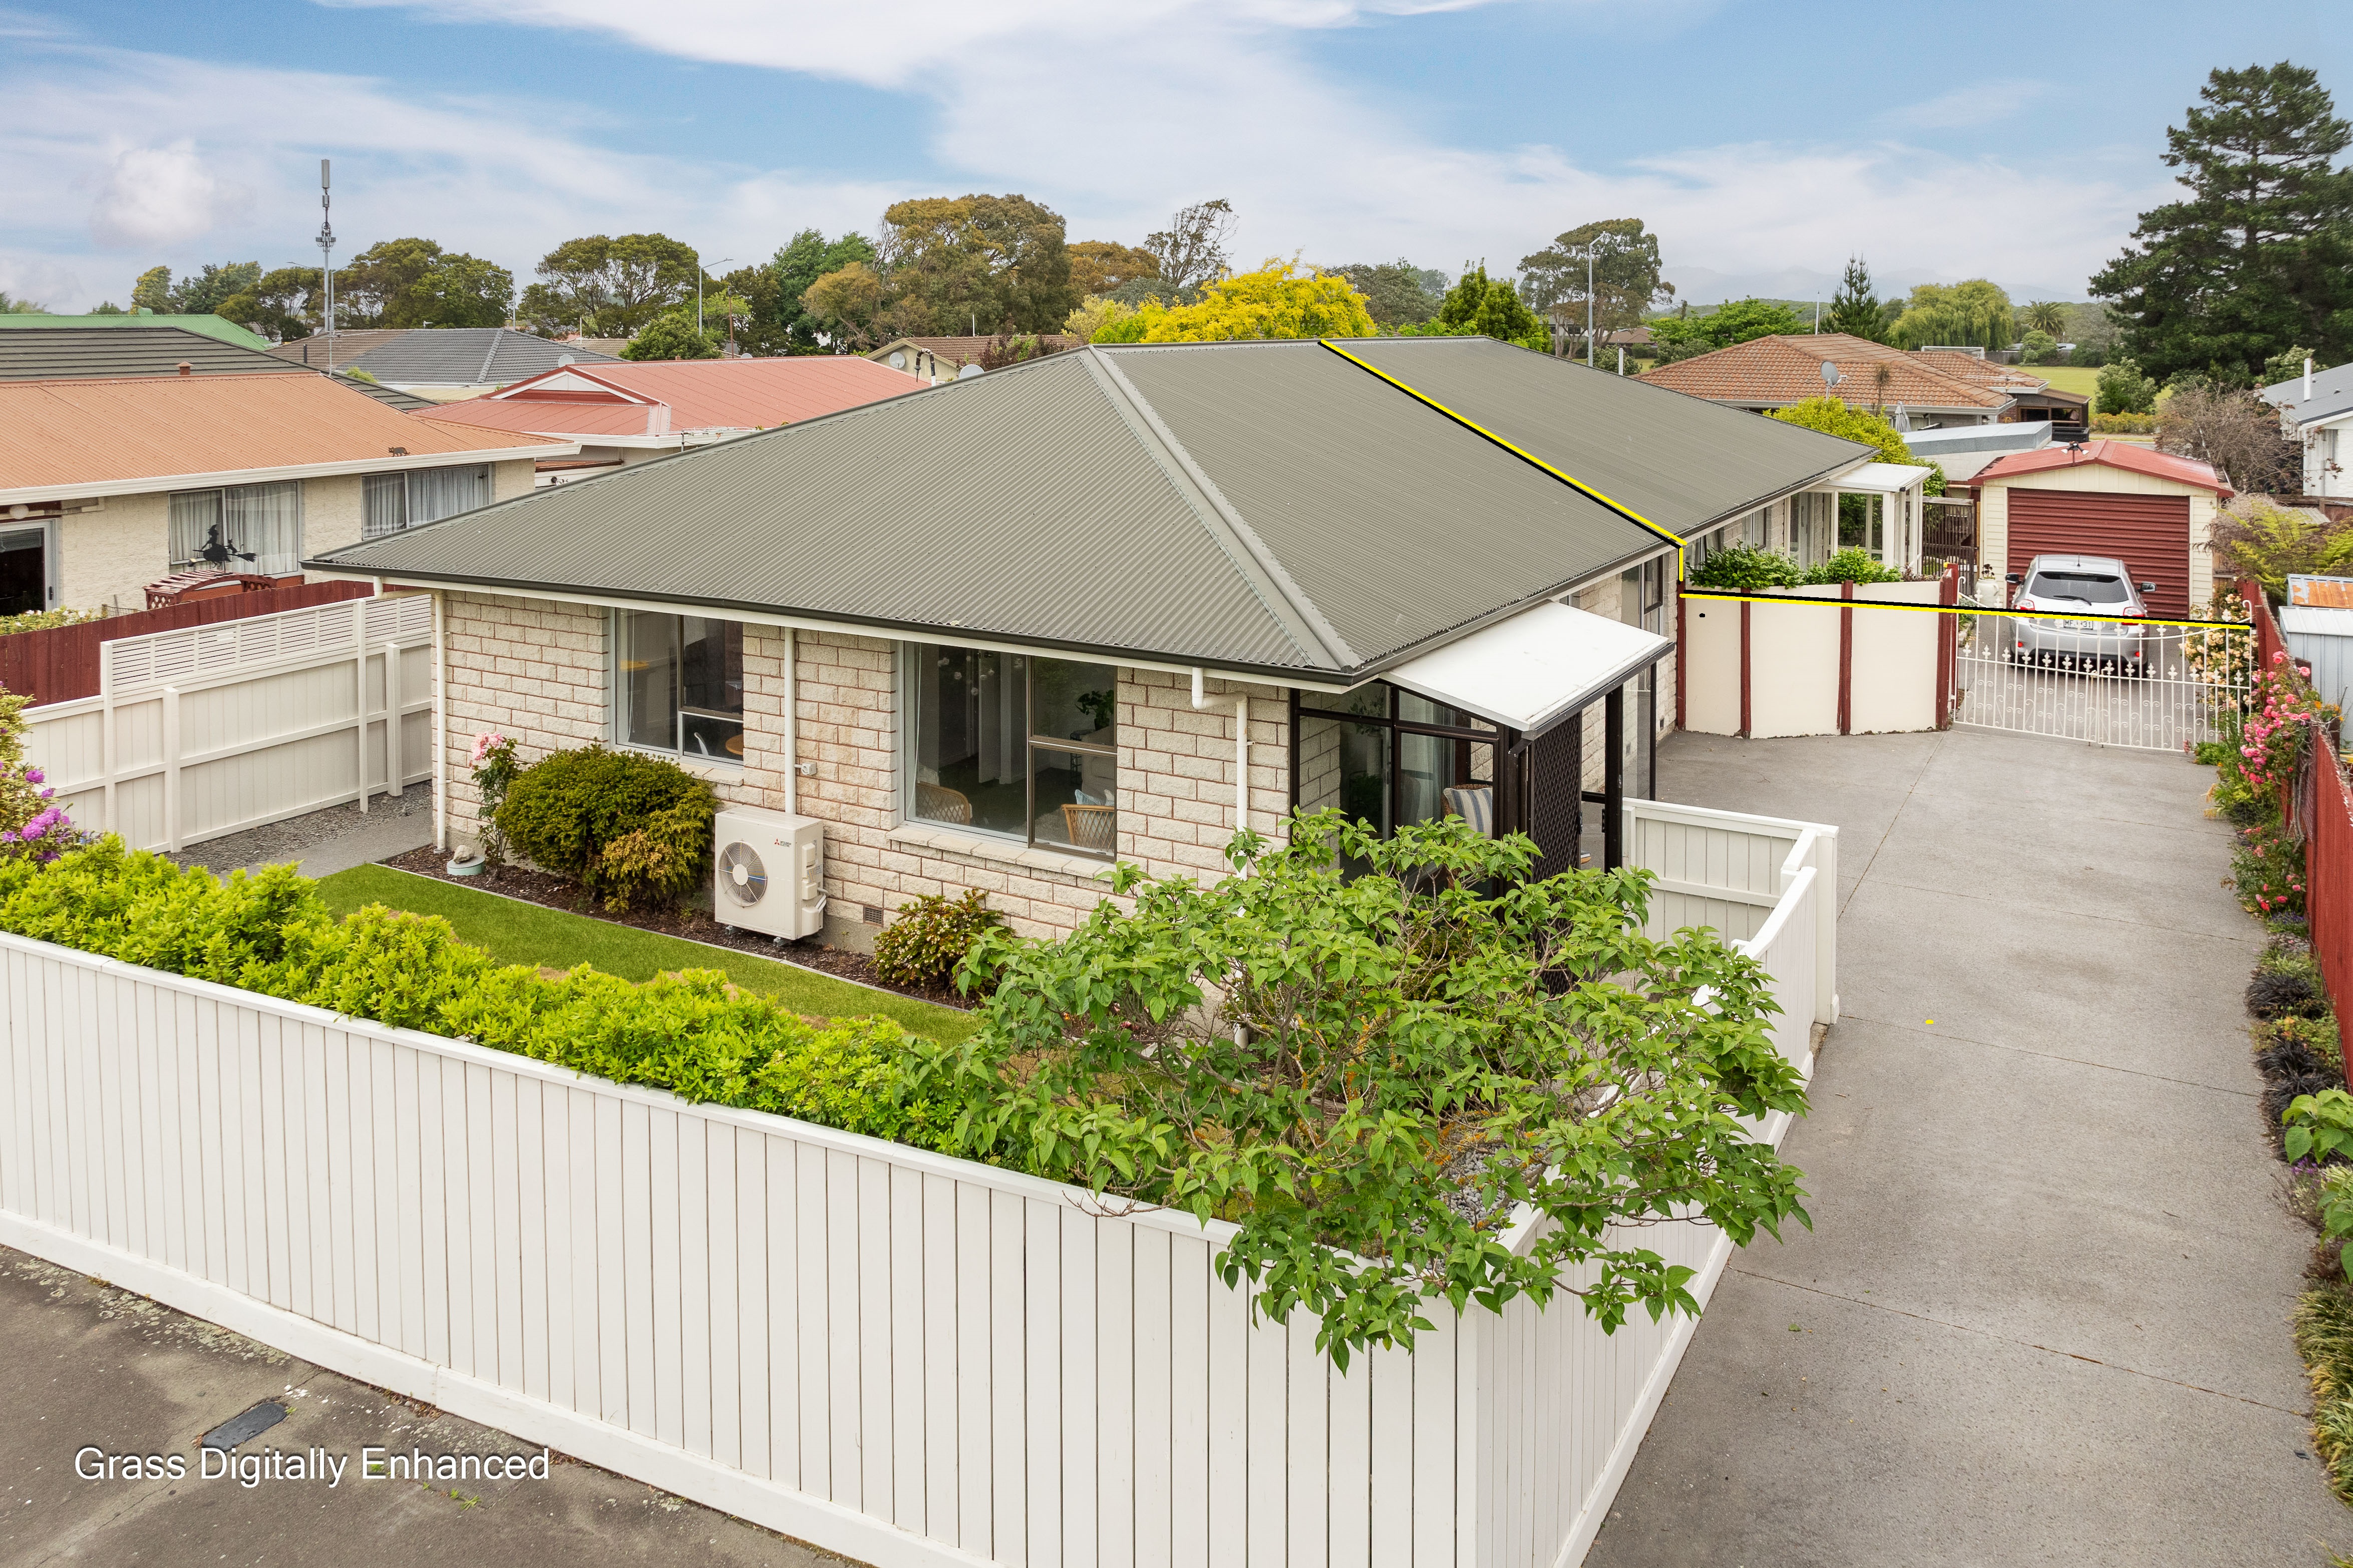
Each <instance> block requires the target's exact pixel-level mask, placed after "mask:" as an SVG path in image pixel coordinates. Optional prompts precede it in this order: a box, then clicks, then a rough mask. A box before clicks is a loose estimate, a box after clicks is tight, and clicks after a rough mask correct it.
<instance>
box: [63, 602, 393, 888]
mask: <svg viewBox="0 0 2353 1568" xmlns="http://www.w3.org/2000/svg"><path fill="white" fill-rule="evenodd" d="M432 635H433V602H432V598H431V596H430V595H423V594H410V595H394V596H385V595H378V596H376V597H374V598H367V599H346V600H343V601H342V602H341V603H338V604H332V605H312V606H311V607H310V608H308V609H301V610H283V611H280V612H279V613H278V614H276V615H269V616H248V617H247V618H246V619H244V620H237V621H221V622H216V624H214V625H212V626H187V627H183V628H181V629H179V630H177V631H167V632H151V633H149V634H148V635H146V636H144V637H121V638H117V639H116V640H114V641H112V642H108V643H102V644H100V666H99V694H98V695H97V696H95V697H84V698H79V699H76V700H73V701H70V702H53V703H47V704H45V705H43V706H40V707H37V708H31V709H27V710H26V715H25V716H26V720H27V721H28V723H29V726H30V729H29V734H28V737H27V742H26V753H27V755H28V756H29V757H30V759H31V760H32V761H33V762H34V763H36V764H37V765H38V766H39V767H40V768H41V769H42V770H43V771H44V772H45V773H47V775H48V782H49V784H51V785H52V786H53V787H55V789H56V790H57V792H58V794H57V798H58V804H60V805H63V806H65V808H66V810H67V814H68V815H69V816H71V817H72V819H73V822H74V825H75V826H78V827H84V828H90V829H93V830H96V831H100V832H114V833H120V834H121V835H122V837H123V839H124V840H125V841H126V842H127V843H129V844H131V845H132V847H137V848H143V849H179V848H182V847H185V846H186V845H189V844H195V843H198V842H201V841H202V840H205V839H207V838H218V837H222V836H223V835H224V834H229V833H235V832H237V831H238V830H239V829H241V828H247V827H254V826H259V825H261V824H262V823H265V822H279V821H282V820H284V819H285V818H287V817H290V816H301V814H302V813H304V812H307V811H316V810H318V809H319V808H320V807H322V806H328V805H341V804H343V802H345V801H359V802H360V803H361V805H362V807H363V809H364V807H365V804H366V799H365V797H366V796H367V795H384V794H387V793H390V792H394V791H397V790H399V789H401V788H403V787H405V786H406V785H407V784H415V783H417V782H419V781H421V780H424V779H426V778H428V777H430V776H431V767H432V756H433V752H432V745H433V721H432V708H433V692H432V682H433V668H432V658H433V655H432V646H431V645H432Z"/></svg>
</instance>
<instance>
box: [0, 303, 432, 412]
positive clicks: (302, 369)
mask: <svg viewBox="0 0 2353 1568" xmlns="http://www.w3.org/2000/svg"><path fill="white" fill-rule="evenodd" d="M62 319H63V320H66V321H79V320H80V318H79V317H71V316H69V317H65V318H62ZM94 319H95V320H98V321H110V320H118V319H128V320H131V321H138V322H153V321H169V320H172V318H166V317H161V316H140V317H130V318H113V317H107V316H100V317H97V318H94ZM201 319H206V320H218V318H217V317H212V318H201ZM182 365H185V366H187V367H188V370H189V372H190V373H191V374H195V375H273V374H274V375H322V374H325V373H324V372H323V371H321V370H316V369H312V368H310V367H308V366H305V365H301V364H296V363H290V362H288V361H286V360H282V359H280V358H278V357H277V356H276V355H274V354H269V353H263V352H262V351H261V350H259V349H251V348H247V347H245V346H244V345H243V344H241V343H235V342H229V341H227V339H224V338H219V337H215V336H213V335H211V334H210V333H206V332H199V331H195V330H194V329H193V328H189V327H184V326H173V325H165V326H152V325H137V326H129V327H116V328H113V329H111V330H109V329H103V328H95V327H89V326H81V325H75V326H64V327H33V328H19V329H18V330H16V331H12V332H5V333H0V381H60V380H71V379H75V378H79V377H88V376H121V375H175V374H178V373H179V369H180V367H181V366H182ZM341 380H342V383H343V385H345V386H348V387H350V388H351V389H352V390H353V391H354V392H359V393H364V394H365V395H367V396H370V397H373V398H375V400H376V401H377V402H378V403H381V404H384V405H386V406H388V407H392V408H397V409H400V410H402V411H403V412H413V411H414V410H417V409H419V408H430V407H432V406H433V404H432V403H430V402H429V401H427V399H425V398H422V397H418V396H417V395H414V394H411V393H406V392H403V391H401V390H399V389H398V388H397V387H391V386H379V385H377V384H375V383H372V382H365V381H360V380H358V379H356V378H354V377H350V376H344V377H342V378H341Z"/></svg>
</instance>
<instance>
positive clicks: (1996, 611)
mask: <svg viewBox="0 0 2353 1568" xmlns="http://www.w3.org/2000/svg"><path fill="white" fill-rule="evenodd" d="M1315 341H1316V342H1319V343H1321V344H1323V345H1324V347H1325V348H1327V349H1330V350H1331V351H1332V352H1333V353H1335V354H1338V355H1339V356H1340V357H1341V358H1342V359H1344V360H1346V361H1347V362H1348V363H1350V364H1353V365H1355V366H1356V368H1357V369H1359V370H1363V371H1368V372H1370V373H1371V374H1374V375H1377V376H1378V377H1380V378H1381V379H1382V380H1383V381H1385V382H1388V384H1390V385H1391V386H1394V387H1396V388H1397V389H1398V391H1399V392H1402V393H1404V394H1405V395H1407V396H1408V397H1410V398H1412V399H1413V400H1414V401H1415V402H1417V403H1419V404H1422V405H1425V406H1427V407H1430V408H1433V409H1436V410H1437V411H1438V412H1439V413H1440V414H1443V415H1444V416H1446V417H1447V418H1449V419H1451V420H1453V421H1454V423H1456V424H1457V425H1460V426H1462V427H1463V428H1464V429H1465V430H1469V431H1471V432H1472V433H1473V434H1474V435H1477V436H1480V437H1483V438H1484V439H1486V440H1489V441H1492V442H1493V443H1494V444H1495V445H1496V446H1498V447H1502V448H1504V450H1505V451H1506V452H1509V453H1511V454H1512V456H1514V457H1515V458H1519V459H1520V460H1521V461H1522V462H1524V463H1526V464H1528V465H1529V466H1531V467H1533V468H1541V469H1543V470H1544V471H1545V472H1546V473H1547V474H1550V475H1551V476H1552V477H1553V478H1554V479H1558V480H1559V481H1560V482H1561V483H1563V484H1565V485H1567V486H1568V487H1569V489H1573V490H1575V491H1577V494H1579V495H1581V496H1584V497H1586V498H1587V499H1588V500H1597V501H1599V502H1600V503H1601V504H1602V505H1603V506H1606V507H1608V508H1609V510H1611V511H1614V512H1616V513H1617V514H1618V515H1619V516H1620V517H1622V518H1624V519H1625V520H1626V521H1629V522H1630V523H1633V524H1635V525H1636V526H1638V527H1640V528H1641V529H1643V530H1644V531H1647V532H1649V533H1651V534H1653V535H1655V536H1657V537H1658V538H1660V539H1663V540H1665V541H1666V542H1668V543H1670V544H1672V545H1673V546H1674V547H1675V591H1676V592H1677V593H1678V594H1680V595H1683V597H1684V598H1686V599H1722V600H1726V601H1729V602H1732V603H1735V604H1745V605H1836V606H1838V607H1839V608H1841V609H1849V610H1852V609H1866V610H1914V611H1926V613H1927V614H1929V615H1933V616H2012V617H2014V618H2017V619H2021V620H2051V621H2100V622H2107V623H2110V624H2113V625H2116V626H2195V627H2197V628H2199V629H2200V630H2205V631H2234V630H2235V631H2253V630H2254V626H2253V624H2252V623H2250V622H2247V621H2197V620H2186V619H2175V618H2173V617H2171V616H2099V615H2083V614H2076V613H2073V612H2068V611H2063V610H2010V609H2002V608H2000V607H1994V608H1988V607H1986V606H1984V605H1978V606H1976V607H1974V608H1972V607H1971V606H1969V605H1891V604H1889V603H1887V602H1886V601H1884V600H1880V599H1818V598H1815V597H1813V596H1811V595H1800V596H1799V597H1795V598H1790V597H1784V596H1782V595H1772V594H1736V593H1732V592H1729V591H1726V590H1724V589H1717V588H1686V587H1684V586H1683V552H1684V551H1685V550H1686V549H1688V548H1689V546H1687V545H1686V544H1685V543H1684V542H1683V536H1682V535H1681V534H1678V533H1675V532H1672V531H1670V530H1667V529H1663V528H1661V527H1660V526H1659V525H1658V524H1657V523H1655V522H1652V521H1651V520H1650V519H1649V518H1647V517H1644V516H1643V515H1642V514H1641V512H1639V511H1636V510H1634V509H1633V508H1632V507H1630V506H1628V505H1626V504H1625V503H1624V502H1622V501H1619V500H1613V499H1611V498H1610V497H1609V496H1606V495H1604V494H1602V493H1601V492H1600V491H1599V490H1597V489H1594V488H1593V487H1592V486H1591V485H1588V484H1587V483H1586V482H1585V481H1584V480H1583V479H1578V478H1577V476H1576V475H1574V474H1569V473H1564V472H1562V471H1561V470H1560V469H1558V468H1554V467H1553V466H1552V465H1551V464H1550V463H1547V462H1546V461H1545V460H1544V459H1543V458H1539V457H1537V456H1536V455H1535V453H1533V452H1531V451H1529V450H1527V449H1526V448H1525V447H1517V446H1514V445H1513V444H1512V443H1511V442H1509V441H1507V440H1505V439H1504V437H1501V436H1498V435H1496V434H1495V433H1494V432H1493V430H1490V429H1488V428H1487V427H1486V426H1484V425H1482V424H1480V423H1479V422H1478V421H1477V420H1476V419H1473V418H1472V417H1471V416H1469V415H1467V414H1462V413H1459V412H1457V411H1456V410H1454V409H1451V408H1449V407H1448V406H1446V405H1444V404H1443V403H1440V402H1439V401H1438V399H1436V398H1435V397H1432V396H1430V394H1428V393H1426V392H1423V391H1421V390H1419V388H1417V387H1413V386H1410V385H1408V384H1406V383H1404V382H1402V381H1399V380H1398V378H1397V377H1396V376H1393V375H1391V374H1389V373H1388V372H1387V371H1385V370H1383V369H1382V368H1381V367H1380V366H1378V365H1377V364H1372V363H1367V362H1366V361H1364V360H1361V359H1358V358H1357V357H1356V355H1355V354H1352V353H1349V352H1348V351H1347V350H1346V349H1344V348H1342V347H1341V346H1340V345H1339V344H1337V343H1335V342H1333V341H1332V340H1331V339H1329V338H1318V339H1316V340H1315Z"/></svg>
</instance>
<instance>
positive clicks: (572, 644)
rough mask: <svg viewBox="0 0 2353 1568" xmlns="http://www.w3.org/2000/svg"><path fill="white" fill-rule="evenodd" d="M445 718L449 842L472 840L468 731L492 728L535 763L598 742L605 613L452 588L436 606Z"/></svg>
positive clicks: (476, 814) (476, 802)
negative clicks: (445, 682)
mask: <svg viewBox="0 0 2353 1568" xmlns="http://www.w3.org/2000/svg"><path fill="white" fill-rule="evenodd" d="M442 615H443V622H442V637H443V658H444V660H445V663H446V665H447V668H448V692H447V694H446V701H447V704H448V715H449V721H448V732H447V733H446V734H445V735H444V736H443V737H442V742H443V745H444V747H445V751H446V757H447V763H448V780H449V803H448V810H449V835H450V839H451V841H452V842H453V843H455V842H457V841H459V840H474V839H478V838H479V836H480V805H481V797H480V794H479V793H478V792H477V791H476V790H475V788H474V781H473V778H472V776H471V773H470V767H469V763H470V760H471V756H472V752H473V749H474V737H475V736H477V735H479V734H480V733H481V732H482V731H485V730H497V731H500V732H501V733H502V734H505V735H508V736H511V737H512V738H513V740H514V741H515V742H516V744H517V749H518V751H519V752H520V753H521V755H522V760H523V761H525V762H533V761H536V760H538V759H539V758H541V757H543V756H545V755H546V754H547V753H548V752H554V751H561V750H563V749H564V748H565V747H567V746H585V745H587V744H589V743H590V742H595V741H601V740H604V739H605V738H606V736H607V717H606V710H607V706H608V704H609V701H610V689H611V678H610V675H609V674H608V669H609V666H608V663H607V660H608V657H609V656H608V655H607V642H608V637H609V634H608V629H607V615H606V612H605V611H603V610H600V609H593V608H590V607H588V606H586V605H565V604H558V603H555V602H554V601H553V600H547V599H514V598H506V597H503V596H493V595H487V594H450V595H445V597H444V599H443V603H442Z"/></svg>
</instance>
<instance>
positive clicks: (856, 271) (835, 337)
mask: <svg viewBox="0 0 2353 1568" xmlns="http://www.w3.org/2000/svg"><path fill="white" fill-rule="evenodd" d="M889 301H890V293H889V289H888V288H887V287H886V286H885V284H884V283H883V280H882V275H881V273H879V272H877V271H875V270H874V268H871V267H869V266H868V265H867V264H866V263H864V262H863V261H853V262H851V263H850V264H849V266H847V267H844V268H839V270H836V271H832V272H828V273H827V274H826V275H825V276H824V277H822V278H820V279H818V280H817V281H816V282H814V283H812V284H810V285H809V286H808V288H807V289H805V290H804V291H803V292H802V294H801V310H802V311H803V313H804V315H805V317H806V319H807V321H808V322H809V324H810V326H811V327H812V328H814V329H815V330H816V331H819V332H822V333H824V334H825V336H826V339H827V341H828V342H831V343H832V344H833V345H834V346H835V347H836V348H838V349H845V350H847V351H849V353H859V352H860V351H862V350H865V349H871V348H880V347H881V345H882V344H883V343H884V342H887V341H889V340H888V337H887V336H886V334H885V332H884V331H883V325H882V313H883V311H884V310H885V309H886V308H887V306H888V304H889Z"/></svg>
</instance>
